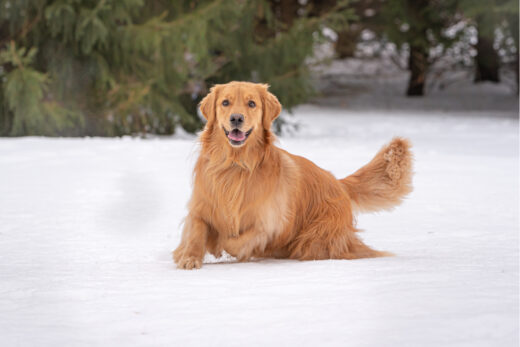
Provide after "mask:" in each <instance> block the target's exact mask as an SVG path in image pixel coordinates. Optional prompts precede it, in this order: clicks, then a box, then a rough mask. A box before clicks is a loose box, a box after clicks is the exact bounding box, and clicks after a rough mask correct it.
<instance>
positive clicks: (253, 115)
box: [200, 82, 282, 148]
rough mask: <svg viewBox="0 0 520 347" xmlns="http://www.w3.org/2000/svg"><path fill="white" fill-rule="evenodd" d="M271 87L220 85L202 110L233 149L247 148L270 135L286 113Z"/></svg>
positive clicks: (201, 104)
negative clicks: (274, 122)
mask: <svg viewBox="0 0 520 347" xmlns="http://www.w3.org/2000/svg"><path fill="white" fill-rule="evenodd" d="M268 87H269V86H268V85H267V84H258V83H250V82H230V83H227V84H217V85H215V86H214V87H213V88H211V90H210V92H209V94H208V95H207V96H206V97H205V98H204V99H202V101H201V103H200V110H201V112H202V114H203V115H204V117H205V118H206V119H207V120H208V125H211V126H212V127H213V128H214V130H213V131H217V132H219V133H218V134H217V135H215V134H214V136H220V138H221V139H225V141H226V142H227V143H228V144H229V145H230V146H232V147H233V148H240V147H242V146H246V145H247V143H249V142H250V141H252V139H253V138H256V139H257V140H259V139H262V138H263V137H265V134H266V133H267V134H268V133H269V130H270V128H271V123H272V122H273V120H275V119H276V117H278V115H279V114H280V111H281V109H282V107H281V105H280V102H278V99H277V98H276V96H274V95H273V94H271V93H270V92H269V91H268Z"/></svg>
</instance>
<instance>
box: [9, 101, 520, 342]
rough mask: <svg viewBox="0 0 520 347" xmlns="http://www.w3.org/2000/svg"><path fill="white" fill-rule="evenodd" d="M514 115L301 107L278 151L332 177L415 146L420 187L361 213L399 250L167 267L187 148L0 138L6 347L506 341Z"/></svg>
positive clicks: (513, 281) (170, 142)
mask: <svg viewBox="0 0 520 347" xmlns="http://www.w3.org/2000/svg"><path fill="white" fill-rule="evenodd" d="M517 115H518V114H517V113H516V112H515V111H514V110H513V111H504V110H502V111H495V112H492V113H489V112H487V113H483V112H475V111H473V112H471V113H464V112H451V113H445V112H441V111H429V112H423V113H421V114H417V112H409V111H408V112H399V111H391V112H384V111H348V112H347V111H345V110H341V109H337V108H335V109H333V108H330V109H329V108H323V107H320V108H319V107H317V106H303V107H300V108H298V109H297V110H296V114H295V117H296V119H298V120H299V121H300V122H301V123H302V127H301V129H300V131H299V132H298V133H296V134H292V135H289V136H286V137H284V138H283V139H281V140H280V146H282V147H283V148H285V149H288V150H289V151H291V152H293V153H297V154H301V155H304V156H306V157H307V158H309V159H311V160H313V161H315V162H316V163H317V164H319V165H320V166H322V167H324V168H327V169H329V170H331V171H332V172H333V173H334V174H335V175H337V176H345V175H346V174H347V173H350V172H352V171H354V170H355V169H357V168H358V167H360V166H361V165H363V164H364V163H366V162H367V161H368V160H369V159H370V158H371V157H372V155H374V154H375V152H376V151H377V150H378V149H379V147H380V146H381V145H383V143H385V142H387V141H388V140H390V138H391V137H392V136H393V135H403V136H406V137H409V138H410V139H411V140H412V142H413V143H414V153H415V156H416V169H415V171H416V176H415V191H414V193H413V194H412V195H411V196H410V198H409V199H408V200H407V201H406V203H405V204H404V205H402V206H401V207H399V208H398V209H397V210H395V211H394V212H392V213H381V214H377V215H361V216H360V217H359V226H360V227H361V228H362V229H364V230H366V231H365V232H364V233H363V238H364V240H365V241H366V242H367V243H368V244H369V245H371V246H373V247H375V248H377V249H381V250H387V251H391V252H394V253H395V254H396V256H395V257H392V258H379V259H366V260H355V261H338V260H335V261H311V262H299V261H290V260H260V261H255V262H250V263H235V262H233V261H232V260H229V259H227V260H224V261H221V262H220V263H214V260H212V259H207V261H208V262H213V263H208V264H205V265H204V267H203V268H202V269H201V270H199V271H182V270H177V269H176V268H175V266H174V264H173V263H172V261H171V258H170V251H171V250H172V249H173V248H174V247H175V246H176V244H177V243H178V241H179V237H180V230H181V229H180V227H179V225H180V223H181V220H182V218H183V216H184V214H185V212H186V211H185V205H186V202H187V200H188V198H189V194H190V171H191V167H192V165H193V162H194V160H195V158H196V146H195V141H194V139H193V138H190V137H185V138H175V139H152V140H139V139H130V138H124V139H45V138H22V139H1V140H0V336H1V340H2V342H1V344H2V346H92V345H98V346H114V345H122V346H134V345H136V346H187V345H220V346H265V345H281V346H300V345H304V346H321V345H334V346H441V345H442V346H444V345H454V346H472V347H473V346H517V345H518V342H519V337H518V333H519V330H518V329H519V318H518V314H519V298H518V289H519V288H518V280H519V263H518V261H519V258H518V255H519V252H518V251H519V249H518V226H519V224H518V222H519V220H518V208H519V204H518V203H519V202H518V191H519V185H518V120H517Z"/></svg>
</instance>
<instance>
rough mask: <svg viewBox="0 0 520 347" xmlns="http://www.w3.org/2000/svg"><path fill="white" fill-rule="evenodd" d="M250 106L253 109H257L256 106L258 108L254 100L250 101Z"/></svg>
mask: <svg viewBox="0 0 520 347" xmlns="http://www.w3.org/2000/svg"><path fill="white" fill-rule="evenodd" d="M248 105H249V107H251V108H255V106H256V104H255V102H254V101H253V100H251V101H249V104H248Z"/></svg>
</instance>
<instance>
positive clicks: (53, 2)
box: [0, 0, 352, 136]
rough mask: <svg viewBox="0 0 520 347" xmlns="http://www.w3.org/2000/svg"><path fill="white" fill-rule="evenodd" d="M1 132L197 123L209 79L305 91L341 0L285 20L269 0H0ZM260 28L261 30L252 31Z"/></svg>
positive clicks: (292, 98) (290, 97) (287, 94)
mask: <svg viewBox="0 0 520 347" xmlns="http://www.w3.org/2000/svg"><path fill="white" fill-rule="evenodd" d="M0 9H2V11H0V94H1V95H0V131H1V133H2V134H4V135H29V134H43V135H101V136H114V135H124V134H144V133H155V134H171V133H173V132H174V131H175V127H176V126H177V125H181V126H182V127H184V128H185V129H186V130H188V131H195V130H197V129H199V128H200V127H201V126H202V122H201V120H200V118H199V117H198V115H197V103H198V101H199V100H200V99H201V98H202V97H203V96H204V95H205V93H207V91H208V89H209V87H211V85H212V84H213V83H224V82H228V81H230V80H252V81H258V82H265V83H270V84H271V85H272V90H273V91H274V92H275V93H276V94H277V95H278V97H279V98H280V100H281V101H282V103H283V104H284V106H285V107H288V108H290V107H292V106H294V105H296V104H298V103H301V102H303V101H305V100H306V99H307V98H308V97H309V96H310V95H311V94H312V87H311V85H310V84H309V78H308V77H309V76H308V70H307V67H306V64H305V62H306V60H307V59H308V58H309V57H311V56H312V54H313V47H314V45H315V44H316V42H318V41H319V40H321V39H322V37H321V28H322V27H323V26H324V25H327V26H329V27H335V28H343V27H345V25H346V21H347V20H348V19H350V18H351V17H352V16H351V12H350V11H349V9H348V7H347V6H346V3H345V1H340V2H338V3H337V4H336V6H334V7H332V8H331V9H330V10H329V11H327V12H325V13H322V14H320V15H319V16H310V15H308V14H305V13H304V14H303V15H298V16H297V17H296V18H295V20H294V21H293V22H292V23H291V25H287V23H282V22H281V21H280V19H279V18H278V17H277V16H276V15H275V14H274V12H273V4H272V3H271V2H269V1H267V0H253V1H242V0H234V1H233V0H200V1H197V0H179V1H159V0H117V1H116V0H100V1H94V0H45V1H34V2H32V1H19V2H18V1H12V0H0ZM260 27H263V28H264V29H265V30H263V31H261V30H259V28H260Z"/></svg>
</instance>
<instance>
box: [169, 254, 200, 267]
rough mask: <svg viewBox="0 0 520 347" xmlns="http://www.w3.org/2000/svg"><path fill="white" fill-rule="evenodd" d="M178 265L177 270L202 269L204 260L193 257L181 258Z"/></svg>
mask: <svg viewBox="0 0 520 347" xmlns="http://www.w3.org/2000/svg"><path fill="white" fill-rule="evenodd" d="M175 262H176V263H177V268H179V269H183V270H193V269H200V267H201V266H202V260H201V259H199V258H196V257H193V256H187V257H184V256H183V257H181V258H180V259H179V260H178V261H175Z"/></svg>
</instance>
